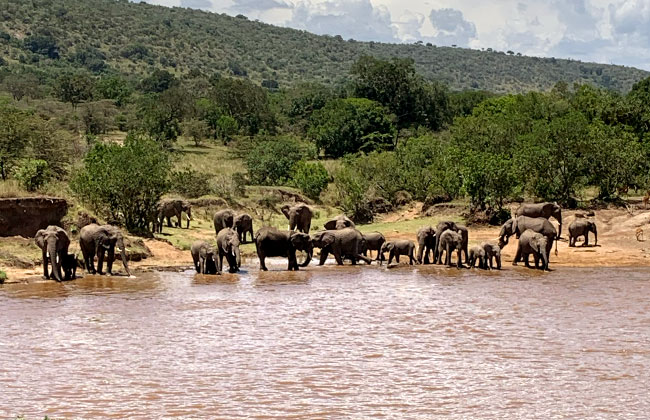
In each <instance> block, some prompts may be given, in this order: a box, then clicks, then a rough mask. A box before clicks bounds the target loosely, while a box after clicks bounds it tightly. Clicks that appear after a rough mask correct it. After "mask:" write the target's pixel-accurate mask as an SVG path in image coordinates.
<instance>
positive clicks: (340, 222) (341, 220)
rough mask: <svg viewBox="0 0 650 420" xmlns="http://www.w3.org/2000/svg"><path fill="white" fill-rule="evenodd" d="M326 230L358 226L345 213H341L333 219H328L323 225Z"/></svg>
mask: <svg viewBox="0 0 650 420" xmlns="http://www.w3.org/2000/svg"><path fill="white" fill-rule="evenodd" d="M323 228H324V229H325V230H339V229H345V228H356V226H355V224H354V222H353V221H352V220H350V219H349V218H348V216H346V215H345V214H340V215H338V216H336V217H335V218H333V219H330V220H328V221H327V222H325V225H323Z"/></svg>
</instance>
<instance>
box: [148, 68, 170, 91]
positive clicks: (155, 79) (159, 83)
mask: <svg viewBox="0 0 650 420" xmlns="http://www.w3.org/2000/svg"><path fill="white" fill-rule="evenodd" d="M177 85H178V80H177V79H176V77H175V76H174V75H173V74H171V73H170V72H168V71H167V70H160V69H156V70H154V71H153V73H151V75H150V76H149V77H147V78H145V79H143V80H142V83H141V84H140V88H141V89H142V91H143V92H145V93H161V92H164V91H166V90H167V89H169V88H171V87H173V86H177Z"/></svg>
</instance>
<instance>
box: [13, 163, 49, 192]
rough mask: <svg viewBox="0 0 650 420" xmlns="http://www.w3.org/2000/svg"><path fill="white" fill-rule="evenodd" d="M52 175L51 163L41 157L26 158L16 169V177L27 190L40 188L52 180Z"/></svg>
mask: <svg viewBox="0 0 650 420" xmlns="http://www.w3.org/2000/svg"><path fill="white" fill-rule="evenodd" d="M51 176H52V173H51V172H50V167H49V165H48V164H47V162H46V161H44V160H41V159H29V160H26V161H24V162H23V163H22V164H21V165H20V166H18V167H17V168H16V169H15V171H14V177H15V178H16V179H17V180H18V182H20V185H22V187H23V188H25V189H26V190H27V191H36V190H38V189H39V188H41V187H42V186H44V185H45V184H46V183H47V182H48V181H49V180H50V178H51Z"/></svg>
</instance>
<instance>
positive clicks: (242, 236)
mask: <svg viewBox="0 0 650 420" xmlns="http://www.w3.org/2000/svg"><path fill="white" fill-rule="evenodd" d="M233 226H234V228H235V230H236V231H237V235H239V241H240V242H241V243H242V244H245V243H246V233H250V234H251V242H255V236H254V235H253V218H252V217H251V215H250V214H248V213H242V214H238V215H237V217H235V219H234V221H233Z"/></svg>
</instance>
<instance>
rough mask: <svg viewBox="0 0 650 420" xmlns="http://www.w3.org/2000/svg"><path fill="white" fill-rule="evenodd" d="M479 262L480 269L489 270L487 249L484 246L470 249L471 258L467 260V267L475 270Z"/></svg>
mask: <svg viewBox="0 0 650 420" xmlns="http://www.w3.org/2000/svg"><path fill="white" fill-rule="evenodd" d="M476 261H478V268H482V269H487V268H488V265H487V260H486V256H485V249H483V247H482V246H479V245H476V246H473V247H471V248H470V250H469V258H468V260H467V265H468V266H469V268H474V266H475V265H476Z"/></svg>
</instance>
